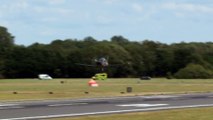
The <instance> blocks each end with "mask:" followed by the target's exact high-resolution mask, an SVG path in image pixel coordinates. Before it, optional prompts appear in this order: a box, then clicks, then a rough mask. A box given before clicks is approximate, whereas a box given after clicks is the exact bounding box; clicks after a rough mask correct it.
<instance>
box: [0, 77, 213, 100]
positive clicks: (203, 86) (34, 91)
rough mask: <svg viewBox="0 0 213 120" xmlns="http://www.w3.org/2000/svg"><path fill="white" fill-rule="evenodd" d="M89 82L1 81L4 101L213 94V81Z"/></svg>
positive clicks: (63, 80) (129, 80)
mask: <svg viewBox="0 0 213 120" xmlns="http://www.w3.org/2000/svg"><path fill="white" fill-rule="evenodd" d="M88 81H89V79H53V80H38V79H1V80H0V101H19V100H40V99H70V98H92V97H111V96H131V95H152V94H173V93H191V92H213V79H197V80H184V79H165V78H155V79H152V80H143V81H141V80H139V79H138V78H124V79H108V80H106V81H97V82H98V84H99V87H89V86H88ZM127 87H131V88H132V92H131V93H127V92H126V90H127Z"/></svg>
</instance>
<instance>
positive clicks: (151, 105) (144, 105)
mask: <svg viewBox="0 0 213 120" xmlns="http://www.w3.org/2000/svg"><path fill="white" fill-rule="evenodd" d="M165 105H168V104H126V105H117V106H121V107H154V106H165Z"/></svg>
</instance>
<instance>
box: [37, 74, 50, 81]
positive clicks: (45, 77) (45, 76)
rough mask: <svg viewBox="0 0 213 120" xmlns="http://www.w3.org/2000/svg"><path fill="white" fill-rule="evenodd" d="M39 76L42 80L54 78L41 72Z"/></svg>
mask: <svg viewBox="0 0 213 120" xmlns="http://www.w3.org/2000/svg"><path fill="white" fill-rule="evenodd" d="M38 78H39V79H40V80H52V79H53V78H52V77H51V76H49V75H48V74H39V75H38Z"/></svg>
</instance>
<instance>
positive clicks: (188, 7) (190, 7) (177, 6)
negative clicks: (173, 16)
mask: <svg viewBox="0 0 213 120" xmlns="http://www.w3.org/2000/svg"><path fill="white" fill-rule="evenodd" d="M162 7H163V8H165V9H170V10H179V11H186V12H203V13H213V8H211V7H208V6H205V5H198V4H190V3H164V4H163V5H162Z"/></svg>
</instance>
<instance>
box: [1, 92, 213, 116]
mask: <svg viewBox="0 0 213 120" xmlns="http://www.w3.org/2000/svg"><path fill="white" fill-rule="evenodd" d="M209 106H213V93H196V94H195V93H194V94H178V95H177V94H176V95H152V96H133V97H113V98H93V99H78V100H44V101H24V102H3V103H0V119H1V120H26V119H34V120H35V119H47V118H57V117H69V116H70V117H73V116H83V115H98V114H117V113H128V112H144V111H157V110H166V109H180V108H194V107H209Z"/></svg>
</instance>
